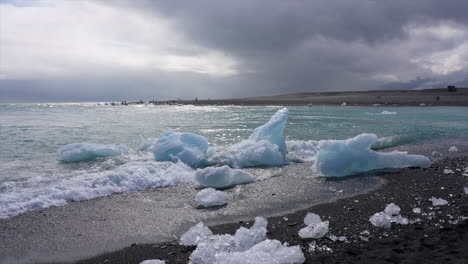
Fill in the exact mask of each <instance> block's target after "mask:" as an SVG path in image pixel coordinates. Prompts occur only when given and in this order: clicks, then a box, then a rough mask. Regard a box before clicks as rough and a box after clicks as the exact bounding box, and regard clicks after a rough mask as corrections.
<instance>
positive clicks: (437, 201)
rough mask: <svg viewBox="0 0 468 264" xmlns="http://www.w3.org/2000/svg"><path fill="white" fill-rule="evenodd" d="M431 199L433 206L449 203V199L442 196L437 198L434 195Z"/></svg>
mask: <svg viewBox="0 0 468 264" xmlns="http://www.w3.org/2000/svg"><path fill="white" fill-rule="evenodd" d="M430 201H431V202H432V206H439V205H446V204H448V202H447V200H444V199H442V198H435V197H432V198H431V199H430Z"/></svg>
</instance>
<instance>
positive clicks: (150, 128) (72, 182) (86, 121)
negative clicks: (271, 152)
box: [0, 103, 468, 218]
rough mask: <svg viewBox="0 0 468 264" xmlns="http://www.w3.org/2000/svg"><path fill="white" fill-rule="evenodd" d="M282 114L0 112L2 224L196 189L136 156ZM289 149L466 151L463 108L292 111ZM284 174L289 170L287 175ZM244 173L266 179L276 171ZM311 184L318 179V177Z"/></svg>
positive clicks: (92, 106)
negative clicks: (186, 135) (355, 142)
mask: <svg viewBox="0 0 468 264" xmlns="http://www.w3.org/2000/svg"><path fill="white" fill-rule="evenodd" d="M278 109H280V107H278V106H270V107H246V106H242V107H241V106H190V105H186V106H154V105H132V106H110V105H102V104H97V103H61V104H59V103H56V104H0V218H8V217H11V216H15V215H18V214H21V213H24V212H27V211H31V210H35V209H41V208H46V207H49V206H58V205H64V204H66V203H68V202H70V201H76V200H88V199H92V198H95V197H100V196H108V195H110V194H113V193H116V192H117V193H121V192H132V191H138V190H144V189H147V188H152V187H166V186H171V185H177V184H184V183H192V182H193V179H192V178H191V176H190V175H191V174H192V172H193V170H192V169H191V168H189V167H188V166H186V165H184V164H182V163H170V162H155V161H154V159H153V154H152V153H151V152H144V151H140V150H139V148H140V146H141V145H142V144H143V143H144V142H145V140H146V139H148V138H153V139H155V138H158V136H159V135H160V134H162V133H163V132H165V131H179V132H192V133H195V134H200V135H202V136H204V137H206V138H207V139H208V141H209V144H210V146H217V147H222V146H229V145H232V144H234V143H237V142H239V141H241V140H243V139H246V138H248V136H249V135H250V134H251V133H252V131H253V130H254V129H255V128H256V127H258V126H260V125H262V124H264V123H265V122H267V121H268V120H269V118H270V117H271V116H272V115H273V114H274V113H275V112H276V111H277V110H278ZM288 109H289V119H288V123H287V126H286V129H285V136H286V140H287V141H288V140H301V141H306V140H326V139H346V138H351V137H354V136H356V135H358V134H360V133H374V134H376V135H377V136H378V137H380V138H381V139H382V140H381V143H380V144H378V145H376V146H375V148H376V149H386V148H392V149H394V148H398V147H400V146H407V145H411V144H418V143H423V142H435V141H439V140H440V141H443V140H454V139H458V140H460V141H468V140H467V139H468V134H467V131H468V108H466V107H392V108H385V107H289V108H288ZM80 142H92V143H103V144H123V145H126V146H128V147H129V148H130V151H129V152H128V153H127V154H125V155H122V156H117V157H111V158H100V159H97V160H95V161H88V162H78V163H65V162H61V161H60V160H59V154H58V153H57V150H58V149H59V148H60V147H62V146H64V145H66V144H70V143H80ZM286 167H287V166H286ZM250 171H251V172H252V173H253V174H255V175H257V176H260V177H261V178H263V179H268V178H269V177H272V176H274V175H275V173H277V172H276V170H275V168H258V169H250ZM315 176H317V175H315Z"/></svg>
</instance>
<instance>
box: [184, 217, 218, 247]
mask: <svg viewBox="0 0 468 264" xmlns="http://www.w3.org/2000/svg"><path fill="white" fill-rule="evenodd" d="M212 235H213V233H212V232H211V230H210V229H209V228H208V227H206V226H205V225H204V224H203V222H199V223H198V224H196V225H195V226H193V227H191V228H190V229H189V230H188V231H187V232H185V233H184V234H183V235H182V236H181V237H180V241H179V243H180V244H181V245H184V246H195V245H197V244H198V243H199V242H200V241H201V240H203V239H206V238H207V237H210V236H212Z"/></svg>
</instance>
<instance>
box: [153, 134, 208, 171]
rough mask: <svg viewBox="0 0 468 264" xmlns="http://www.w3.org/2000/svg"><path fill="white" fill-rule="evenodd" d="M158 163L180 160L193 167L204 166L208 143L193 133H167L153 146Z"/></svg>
mask: <svg viewBox="0 0 468 264" xmlns="http://www.w3.org/2000/svg"><path fill="white" fill-rule="evenodd" d="M152 149H153V153H154V158H155V160H156V161H174V162H175V161H177V160H180V161H182V162H184V163H185V164H187V165H189V166H192V167H200V166H203V165H204V164H205V162H206V156H205V155H206V151H207V150H208V141H207V140H206V138H204V137H203V136H200V135H196V134H192V133H179V132H170V131H169V132H165V133H163V134H162V135H161V137H159V139H158V140H157V141H156V144H155V145H154V146H153V148H152Z"/></svg>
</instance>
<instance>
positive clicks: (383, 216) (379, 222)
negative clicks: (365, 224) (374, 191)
mask: <svg viewBox="0 0 468 264" xmlns="http://www.w3.org/2000/svg"><path fill="white" fill-rule="evenodd" d="M369 221H370V222H371V224H373V225H374V226H376V227H385V228H390V226H391V225H392V218H391V217H390V216H389V215H388V214H387V213H385V212H378V213H375V214H374V215H372V216H371V217H370V218H369Z"/></svg>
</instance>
